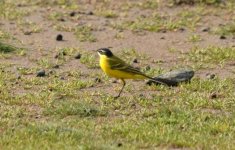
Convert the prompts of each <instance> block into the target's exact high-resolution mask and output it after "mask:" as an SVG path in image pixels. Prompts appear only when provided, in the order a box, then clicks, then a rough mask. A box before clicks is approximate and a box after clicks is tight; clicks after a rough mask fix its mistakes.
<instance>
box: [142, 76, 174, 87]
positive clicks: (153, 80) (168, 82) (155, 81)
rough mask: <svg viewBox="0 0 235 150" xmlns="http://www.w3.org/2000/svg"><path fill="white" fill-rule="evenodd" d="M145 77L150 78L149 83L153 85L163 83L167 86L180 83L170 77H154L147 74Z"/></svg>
mask: <svg viewBox="0 0 235 150" xmlns="http://www.w3.org/2000/svg"><path fill="white" fill-rule="evenodd" d="M144 76H145V77H147V78H148V79H150V80H149V81H148V82H147V84H148V85H152V84H163V85H166V86H177V85H178V83H177V82H174V81H172V80H168V79H163V78H158V77H156V78H152V77H149V76H147V75H144Z"/></svg>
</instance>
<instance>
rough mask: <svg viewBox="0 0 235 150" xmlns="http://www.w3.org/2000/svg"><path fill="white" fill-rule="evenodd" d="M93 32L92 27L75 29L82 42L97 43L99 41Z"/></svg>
mask: <svg viewBox="0 0 235 150" xmlns="http://www.w3.org/2000/svg"><path fill="white" fill-rule="evenodd" d="M92 30H93V28H92V27H91V26H78V27H76V29H75V35H76V37H77V38H78V39H79V40H80V41H81V42H85V41H88V42H96V41H97V39H96V38H95V36H94V35H93V34H92Z"/></svg>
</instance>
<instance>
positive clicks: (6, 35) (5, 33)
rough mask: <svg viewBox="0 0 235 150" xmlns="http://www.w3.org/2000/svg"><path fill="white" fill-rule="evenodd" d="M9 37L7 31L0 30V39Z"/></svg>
mask: <svg viewBox="0 0 235 150" xmlns="http://www.w3.org/2000/svg"><path fill="white" fill-rule="evenodd" d="M10 38H11V35H10V34H9V33H7V32H4V31H2V30H0V39H1V40H6V39H10Z"/></svg>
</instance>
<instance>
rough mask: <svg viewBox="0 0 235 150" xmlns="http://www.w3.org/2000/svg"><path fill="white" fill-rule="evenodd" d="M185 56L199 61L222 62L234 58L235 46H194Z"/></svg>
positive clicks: (190, 59)
mask: <svg viewBox="0 0 235 150" xmlns="http://www.w3.org/2000/svg"><path fill="white" fill-rule="evenodd" d="M185 57H186V60H189V61H193V62H199V63H224V62H225V61H229V60H233V59H235V48H233V47H215V46H210V47H207V48H199V47H194V48H193V49H192V50H191V51H190V52H189V53H188V54H187V56H185Z"/></svg>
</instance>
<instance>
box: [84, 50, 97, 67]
mask: <svg viewBox="0 0 235 150" xmlns="http://www.w3.org/2000/svg"><path fill="white" fill-rule="evenodd" d="M80 62H81V63H82V64H85V65H86V66H87V67H88V68H98V67H99V64H98V63H97V61H96V57H95V56H94V55H93V54H92V53H88V52H84V53H83V54H82V57H81V59H80Z"/></svg>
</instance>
